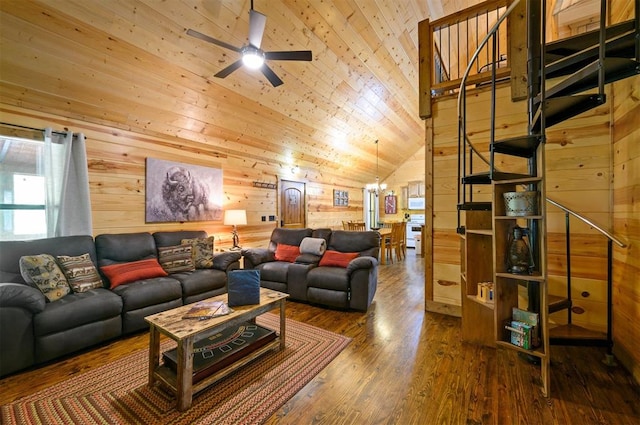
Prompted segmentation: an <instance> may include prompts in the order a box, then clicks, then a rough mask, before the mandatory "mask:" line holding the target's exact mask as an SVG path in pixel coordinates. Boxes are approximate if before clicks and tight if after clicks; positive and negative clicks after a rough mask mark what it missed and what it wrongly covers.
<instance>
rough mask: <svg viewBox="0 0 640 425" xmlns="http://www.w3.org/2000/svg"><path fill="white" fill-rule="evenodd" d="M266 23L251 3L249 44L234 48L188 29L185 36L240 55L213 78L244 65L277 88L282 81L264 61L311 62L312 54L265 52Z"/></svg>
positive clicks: (227, 73) (302, 51)
mask: <svg viewBox="0 0 640 425" xmlns="http://www.w3.org/2000/svg"><path fill="white" fill-rule="evenodd" d="M266 23H267V17H266V16H265V15H263V14H262V13H260V12H256V11H255V10H253V1H252V2H251V9H250V10H249V44H248V45H246V46H242V47H235V46H233V45H231V44H228V43H225V42H224V41H220V40H217V39H215V38H213V37H210V36H208V35H206V34H202V33H200V32H198V31H195V30H192V29H188V30H187V35H190V36H192V37H195V38H199V39H200V40H203V41H206V42H209V43H212V44H215V45H217V46H220V47H224V48H225V49H229V50H233V51H234V52H238V53H240V54H241V55H242V57H241V59H239V60H237V61H235V62H233V63H232V64H231V65H229V66H227V67H226V68H224V69H222V70H220V71H219V72H218V73H216V74H215V75H214V77H218V78H225V77H227V76H228V75H229V74H231V73H232V72H233V71H235V70H236V69H238V68H240V67H241V66H242V65H245V66H246V67H247V68H249V69H260V71H262V73H263V74H264V76H265V77H266V78H267V80H269V82H270V83H271V85H273V86H274V87H277V86H279V85H281V84H283V81H282V80H281V79H280V77H278V76H277V75H276V73H275V72H273V70H272V69H271V68H269V66H268V65H267V64H266V63H265V60H288V61H310V60H312V56H313V55H312V53H311V51H310V50H296V51H285V52H265V51H264V50H262V49H261V48H260V45H261V44H262V36H263V35H264V28H265V25H266Z"/></svg>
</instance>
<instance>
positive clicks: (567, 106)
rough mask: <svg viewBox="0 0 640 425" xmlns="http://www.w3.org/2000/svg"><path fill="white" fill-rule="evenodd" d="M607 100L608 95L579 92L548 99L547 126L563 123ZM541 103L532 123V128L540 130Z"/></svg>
mask: <svg viewBox="0 0 640 425" xmlns="http://www.w3.org/2000/svg"><path fill="white" fill-rule="evenodd" d="M605 101H606V96H605V95H603V96H600V95H599V94H579V95H572V96H561V97H553V98H551V99H547V100H546V101H545V103H546V108H545V109H546V110H545V112H546V114H545V115H546V120H545V126H546V127H551V126H552V125H555V124H558V123H561V122H563V121H566V120H568V119H569V118H572V117H575V116H576V115H580V114H581V113H583V112H586V111H588V110H590V109H593V108H595V107H597V106H600V105H602V104H603V103H605ZM540 106H541V105H538V109H537V111H536V113H535V116H534V118H533V123H532V130H533V131H539V130H540V125H541V124H540V114H541V107H540Z"/></svg>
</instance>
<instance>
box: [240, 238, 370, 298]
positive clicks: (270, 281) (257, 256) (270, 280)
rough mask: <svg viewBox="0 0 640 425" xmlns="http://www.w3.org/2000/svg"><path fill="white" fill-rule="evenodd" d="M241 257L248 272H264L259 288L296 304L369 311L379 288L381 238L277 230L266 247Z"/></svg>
mask: <svg viewBox="0 0 640 425" xmlns="http://www.w3.org/2000/svg"><path fill="white" fill-rule="evenodd" d="M319 240H323V241H324V244H323V245H324V249H319V250H317V249H316V250H314V249H313V248H316V247H318V246H320V245H322V244H321V243H319V242H318V241H319ZM307 242H315V243H310V244H307ZM305 245H309V246H311V247H312V249H311V251H309V250H305V249H304V246H305ZM242 255H243V256H244V268H245V269H257V270H260V285H261V286H263V287H266V288H270V289H274V290H276V291H280V292H286V293H288V294H289V295H290V299H292V300H297V301H304V302H308V303H312V304H318V305H322V306H327V307H333V308H337V309H348V310H359V311H367V310H368V308H369V306H370V305H371V303H372V301H373V297H374V295H375V293H376V288H377V285H378V259H379V255H380V235H379V233H378V232H370V231H364V232H352V231H343V230H331V229H285V228H276V229H274V231H273V233H272V234H271V238H270V241H269V246H268V247H267V248H251V249H244V250H242Z"/></svg>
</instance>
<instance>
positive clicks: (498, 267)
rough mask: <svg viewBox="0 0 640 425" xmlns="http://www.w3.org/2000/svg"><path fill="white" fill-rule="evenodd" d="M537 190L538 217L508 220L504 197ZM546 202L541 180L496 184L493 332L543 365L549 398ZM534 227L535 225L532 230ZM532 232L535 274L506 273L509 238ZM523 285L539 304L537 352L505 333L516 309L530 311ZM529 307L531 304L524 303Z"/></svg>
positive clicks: (542, 378)
mask: <svg viewBox="0 0 640 425" xmlns="http://www.w3.org/2000/svg"><path fill="white" fill-rule="evenodd" d="M539 151H540V153H539V158H538V159H539V162H540V164H538V166H539V167H540V168H539V170H544V161H543V158H541V156H542V155H543V152H541V151H542V149H539ZM524 188H527V189H528V190H536V191H538V193H539V197H538V205H537V212H536V214H535V215H527V216H518V217H514V216H507V215H506V211H505V203H504V197H503V195H504V193H507V192H517V191H521V190H525V189H524ZM541 199H545V188H544V179H543V178H541V177H540V176H538V177H529V178H522V179H517V180H502V181H494V182H493V230H494V235H493V259H494V262H493V269H494V278H493V281H494V291H495V308H494V331H495V335H496V344H497V345H498V346H500V347H504V348H508V349H511V350H515V351H518V352H521V353H524V354H527V355H530V356H533V357H535V358H537V359H538V360H539V362H540V369H541V372H540V381H541V387H542V392H543V394H544V395H545V396H547V395H548V394H549V379H550V369H549V364H550V359H549V330H548V299H547V293H548V287H547V283H548V282H547V264H546V257H547V255H546V246H547V241H546V239H547V235H546V220H545V217H546V214H545V210H544V208H545V203H544V202H541V201H540V200H541ZM532 224H535V226H533V225H532ZM516 225H518V226H520V227H526V228H530V230H531V231H532V232H535V235H533V236H535V237H534V239H535V240H537V241H538V242H537V243H538V246H539V255H538V258H539V259H538V260H537V261H538V264H536V265H535V268H534V270H533V272H532V274H530V275H529V274H514V273H510V272H509V271H508V270H507V255H508V246H509V241H510V235H511V234H512V233H513V229H514V227H515V226H516ZM521 285H524V286H526V287H528V288H529V287H531V290H530V291H527V293H528V294H530V295H534V296H535V297H537V298H538V300H539V302H538V303H536V304H538V307H539V312H538V315H539V316H538V318H539V324H538V326H539V333H540V345H539V346H538V347H535V348H534V349H531V350H528V349H524V348H521V347H517V346H515V345H513V344H511V342H510V332H509V331H508V330H506V329H505V326H506V325H508V324H509V323H510V322H511V320H512V315H513V308H514V307H517V308H521V309H524V310H527V308H528V305H527V304H525V305H521V304H522V299H521V297H519V293H520V291H519V287H520V286H521ZM525 301H526V302H527V303H528V302H531V301H532V300H528V299H527V300H525Z"/></svg>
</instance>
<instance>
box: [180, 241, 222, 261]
mask: <svg viewBox="0 0 640 425" xmlns="http://www.w3.org/2000/svg"><path fill="white" fill-rule="evenodd" d="M213 239H214V238H213V236H209V237H208V238H198V239H183V240H182V241H180V243H181V244H191V253H192V255H193V265H194V266H195V268H196V269H210V268H213Z"/></svg>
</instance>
